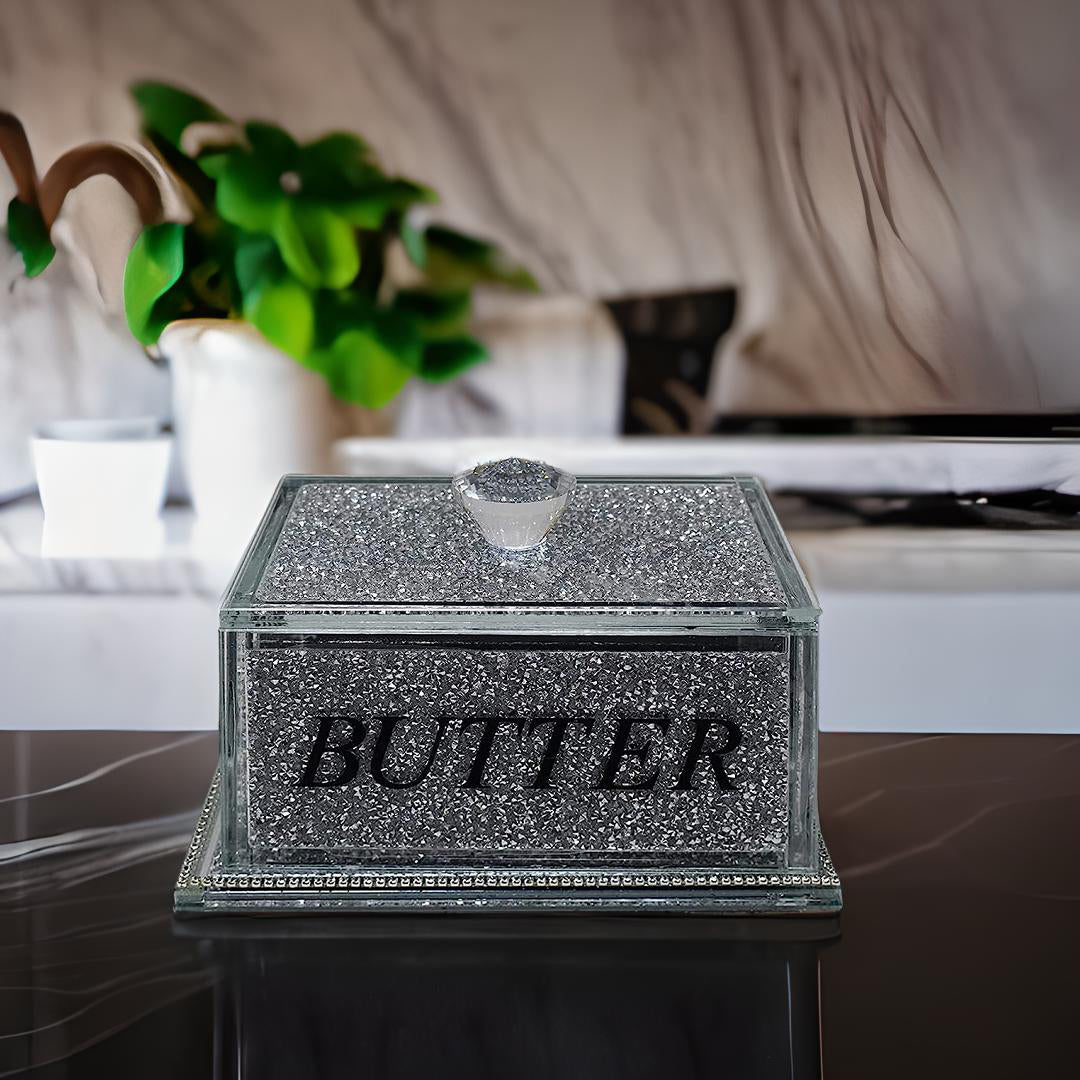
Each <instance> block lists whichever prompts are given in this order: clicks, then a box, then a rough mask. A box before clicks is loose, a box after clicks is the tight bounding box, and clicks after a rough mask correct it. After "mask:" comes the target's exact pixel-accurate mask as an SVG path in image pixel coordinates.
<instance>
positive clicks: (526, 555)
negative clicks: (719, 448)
mask: <svg viewBox="0 0 1080 1080" xmlns="http://www.w3.org/2000/svg"><path fill="white" fill-rule="evenodd" d="M256 597H257V599H258V600H260V601H263V602H267V603H288V604H301V603H328V604H402V605H409V604H417V605H424V604H461V605H482V604H492V605H495V604H500V605H503V604H552V605H559V604H597V605H611V604H665V605H677V604H703V605H749V604H760V605H775V606H784V605H785V603H786V600H785V596H784V591H783V589H782V588H781V586H780V581H779V579H778V577H777V574H776V570H775V569H774V567H773V565H772V564H771V562H770V560H769V557H768V554H767V552H766V550H765V545H764V543H763V542H762V538H761V533H760V531H759V529H758V525H757V523H756V521H755V520H754V517H753V515H752V513H751V511H750V507H749V505H748V504H747V501H746V498H745V496H744V495H743V493H742V491H740V490H739V488H738V486H737V485H736V484H735V483H715V482H704V481H703V482H702V483H694V482H688V483H665V482H664V481H660V480H658V481H656V482H650V483H620V482H612V483H603V484H599V483H589V482H584V483H583V482H579V483H578V485H577V488H576V489H575V491H574V497H573V499H572V500H571V502H570V504H569V505H568V506H567V508H566V511H565V513H564V514H563V515H562V517H561V518H560V519H559V521H558V523H557V524H556V525H555V527H554V528H553V529H552V530H551V533H550V534H549V535H548V537H547V539H546V541H545V542H544V543H543V544H542V545H540V546H539V547H536V548H534V549H532V550H529V551H524V552H515V553H513V554H507V553H506V552H502V551H499V550H498V549H497V548H495V547H493V546H492V545H491V544H489V543H488V542H487V541H485V540H484V538H483V537H482V536H481V535H480V534H479V532H478V530H477V529H476V528H475V526H474V525H473V523H472V521H471V520H470V518H469V516H468V515H467V514H466V512H465V511H464V510H463V509H462V507H461V506H460V505H459V503H458V501H457V499H456V498H455V497H454V495H453V494H452V492H451V490H450V487H449V485H448V484H445V483H420V482H417V483H408V484H403V483H371V482H365V483H350V482H346V481H343V482H341V483H325V482H324V483H317V484H316V483H308V484H303V485H302V486H301V487H300V490H299V491H298V492H297V494H296V498H295V500H294V502H293V504H292V507H291V508H290V510H289V513H288V516H287V518H286V521H285V525H284V528H283V529H282V533H281V537H280V539H279V540H278V542H277V544H276V545H275V547H274V549H273V552H272V554H271V557H270V560H269V565H268V566H267V567H266V570H265V572H264V573H263V575H262V578H261V581H260V583H259V585H258V587H257V590H256Z"/></svg>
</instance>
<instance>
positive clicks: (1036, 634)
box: [0, 499, 1080, 732]
mask: <svg viewBox="0 0 1080 1080" xmlns="http://www.w3.org/2000/svg"><path fill="white" fill-rule="evenodd" d="M163 521H164V533H163V541H162V544H161V548H160V550H159V551H158V552H157V553H156V554H155V555H153V557H149V558H138V559H133V558H126V557H120V556H112V557H108V556H97V557H72V558H62V559H56V558H45V557H42V554H41V541H42V514H41V509H40V506H39V505H38V503H37V501H36V500H35V499H25V500H21V501H19V502H17V503H13V504H10V505H8V506H7V507H4V508H2V509H0V680H2V684H3V686H4V695H3V701H4V706H3V709H2V711H0V727H8V728H16V727H31V728H96V727H116V728H125V729H126V728H146V729H157V730H174V729H187V728H212V727H214V726H215V725H216V723H217V711H216V710H217V603H218V597H219V595H220V593H221V591H222V590H223V588H224V586H225V584H226V582H227V580H228V577H229V574H230V572H231V569H232V567H231V559H224V558H219V559H216V560H215V559H208V558H206V557H205V556H200V555H199V554H197V552H196V551H195V549H194V547H193V546H192V524H193V522H192V515H191V512H190V510H188V509H187V508H184V507H171V506H170V507H168V508H167V509H166V511H165V513H164V514H163ZM791 539H792V542H793V544H794V546H795V548H796V551H797V553H798V555H799V558H800V560H801V561H802V563H803V566H804V567H805V569H806V571H807V574H808V576H809V577H810V579H811V582H812V583H813V585H814V587H815V589H816V590H817V592H818V596H819V598H820V601H821V606H822V608H823V611H824V614H823V617H822V624H821V727H822V728H823V729H825V730H848V731H855V730H860V731H912V732H916V731H922V732H925V731H934V732H938V731H941V732H944V731H999V732H1000V731H1056V732H1069V731H1076V732H1080V694H1078V692H1077V679H1076V676H1075V674H1074V672H1075V669H1076V658H1077V657H1078V656H1080V532H1067V531H1045V532H1043V531H1026V532H1006V531H1000V530H993V531H991V530H985V531H982V530H937V529H900V528H873V529H869V528H855V529H838V530H821V531H793V532H792V533H791Z"/></svg>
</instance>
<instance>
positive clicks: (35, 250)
mask: <svg viewBox="0 0 1080 1080" xmlns="http://www.w3.org/2000/svg"><path fill="white" fill-rule="evenodd" d="M7 234H8V240H10V241H11V245H12V247H14V248H15V250H16V251H17V252H18V253H19V254H20V255H21V256H22V260H23V266H24V267H25V269H26V276H27V277H37V276H38V274H40V273H41V271H42V270H44V269H45V267H46V266H48V265H49V263H51V262H52V260H53V256H54V255H55V254H56V248H55V247H54V246H53V242H52V241H51V240H50V239H49V230H48V229H47V228H46V227H45V219H44V218H43V217H42V216H41V211H40V210H39V209H38V207H37V205H36V204H34V203H26V202H23V201H22V199H20V198H19V197H18V196H16V197H15V198H14V199H12V200H11V202H9V203H8V209H7Z"/></svg>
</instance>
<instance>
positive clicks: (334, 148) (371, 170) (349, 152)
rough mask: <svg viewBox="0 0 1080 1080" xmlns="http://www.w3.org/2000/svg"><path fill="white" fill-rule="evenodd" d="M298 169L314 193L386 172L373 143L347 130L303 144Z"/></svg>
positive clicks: (353, 184)
mask: <svg viewBox="0 0 1080 1080" xmlns="http://www.w3.org/2000/svg"><path fill="white" fill-rule="evenodd" d="M296 170H297V172H298V173H299V174H300V176H301V179H302V180H303V182H304V188H305V191H306V192H307V193H308V194H310V195H327V194H333V193H334V192H338V193H340V192H341V191H342V190H343V189H348V188H358V187H362V186H363V185H364V184H370V183H371V182H372V180H378V179H382V176H383V174H382V171H381V170H380V169H379V166H378V163H377V162H376V161H375V158H374V155H373V154H372V152H371V147H370V146H368V144H367V143H366V142H364V140H363V139H361V138H360V137H359V136H358V135H350V134H348V133H347V132H344V131H332V132H330V133H329V134H328V135H324V136H323V137H322V138H321V139H316V140H315V141H314V142H309V143H307V144H306V145H304V146H302V147H300V150H299V153H298V154H297V163H296Z"/></svg>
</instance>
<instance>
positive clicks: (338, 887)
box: [173, 774, 842, 915]
mask: <svg viewBox="0 0 1080 1080" xmlns="http://www.w3.org/2000/svg"><path fill="white" fill-rule="evenodd" d="M220 832H221V830H220V812H219V800H218V777H217V775H216V774H215V776H214V780H213V782H212V783H211V785H210V791H209V793H208V795H207V797H206V803H205V805H204V806H203V810H202V813H201V814H200V815H199V820H198V822H197V823H196V826H195V832H194V835H193V836H192V839H191V846H190V847H189V849H188V853H187V856H186V858H185V859H184V864H183V866H182V867H181V869H180V876H179V878H178V880H177V882H176V890H175V892H174V894H173V907H174V910H175V912H176V913H177V914H178V915H199V914H205V915H220V914H230V913H236V914H247V915H257V914H270V915H273V914H287V913H290V912H292V913H313V912H327V913H338V914H340V913H343V912H349V911H417V912H462V913H469V912H491V911H552V912H554V911H628V912H634V913H639V914H640V913H642V912H648V911H656V912H668V911H671V912H682V913H694V912H702V913H706V912H710V913H715V912H732V913H736V914H742V915H799V914H806V915H830V914H835V913H836V912H838V911H839V910H840V908H841V904H842V901H841V895H840V879H839V878H838V877H837V875H836V871H835V870H834V869H833V865H832V860H831V859H830V858H829V853H828V850H827V849H826V848H825V844H824V842H823V841H822V842H821V869H820V871H819V872H817V873H805V872H802V871H783V870H780V871H769V872H761V871H756V870H747V871H745V872H741V871H739V870H737V869H736V870H731V869H724V870H716V871H711V870H701V869H687V870H680V869H671V868H668V869H663V870H660V869H641V868H627V869H625V870H616V869H603V870H600V869H597V870H592V869H575V870H572V871H569V870H563V869H558V868H550V867H504V868H500V869H498V870H488V869H470V868H461V867H457V868H447V869H444V870H439V869H434V868H425V869H424V870H422V871H421V870H417V869H412V868H401V867H385V868H384V867H368V866H365V867H356V866H353V867H340V866H337V867H331V866H324V867H320V866H309V865H305V866H295V867H292V866H275V867H273V868H264V867H252V868H250V869H238V868H232V867H230V868H228V869H225V868H223V866H222V863H221V845H220Z"/></svg>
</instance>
